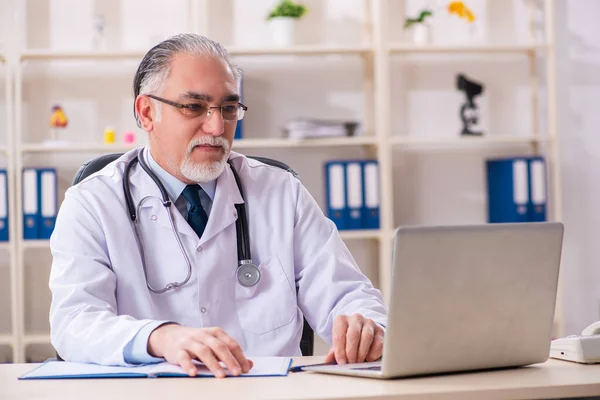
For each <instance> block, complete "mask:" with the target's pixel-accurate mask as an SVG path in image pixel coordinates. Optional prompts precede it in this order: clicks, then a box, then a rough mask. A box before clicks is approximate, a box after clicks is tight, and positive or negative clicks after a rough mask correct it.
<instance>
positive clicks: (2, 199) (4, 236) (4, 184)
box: [0, 169, 9, 242]
mask: <svg viewBox="0 0 600 400" xmlns="http://www.w3.org/2000/svg"><path fill="white" fill-rule="evenodd" d="M8 238H9V237H8V176H7V175H6V170H5V169H0V242H7V241H8Z"/></svg>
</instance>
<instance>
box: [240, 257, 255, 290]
mask: <svg viewBox="0 0 600 400" xmlns="http://www.w3.org/2000/svg"><path fill="white" fill-rule="evenodd" d="M236 274H237V280H238V282H239V283H240V285H242V286H245V287H252V286H254V285H256V284H257V283H258V281H260V270H259V269H258V267H257V266H256V265H254V264H252V263H242V264H241V265H240V266H239V267H238V268H237V271H236Z"/></svg>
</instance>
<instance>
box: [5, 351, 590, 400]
mask: <svg viewBox="0 0 600 400" xmlns="http://www.w3.org/2000/svg"><path fill="white" fill-rule="evenodd" d="M321 361H322V357H298V358H296V359H294V364H296V365H298V364H300V365H302V364H311V363H318V362H321ZM35 367H36V364H0V399H2V400H9V399H10V400H12V399H19V400H21V399H60V400H71V399H73V400H75V399H77V400H80V399H84V400H96V399H97V400H118V399H127V400H134V399H144V400H152V399H160V400H167V399H226V398H232V399H258V398H261V399H335V398H353V399H421V398H423V399H424V398H427V399H508V398H528V399H531V398H547V399H549V398H565V397H582V396H600V364H595V365H581V364H576V363H571V362H567V361H559V360H553V359H550V360H549V361H547V362H546V363H543V364H535V365H533V366H529V367H523V368H516V369H507V370H501V371H493V372H475V373H461V374H452V375H441V376H435V377H423V378H412V379H396V380H389V381H382V380H377V379H369V378H353V377H344V376H333V375H324V374H317V373H312V372H300V373H290V374H289V376H287V377H261V378H225V379H221V380H219V379H213V378H158V379H143V378H141V379H75V380H73V379H72V380H46V381H43V380H37V381H19V380H17V378H18V377H19V376H21V375H23V374H25V373H26V372H28V371H30V370H32V369H33V368H35Z"/></svg>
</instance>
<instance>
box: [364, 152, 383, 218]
mask: <svg viewBox="0 0 600 400" xmlns="http://www.w3.org/2000/svg"><path fill="white" fill-rule="evenodd" d="M362 175H363V179H362V181H363V196H364V198H363V213H362V217H363V223H362V229H379V227H380V221H379V215H380V212H379V208H380V195H379V194H380V186H379V163H378V162H377V160H367V161H363V163H362Z"/></svg>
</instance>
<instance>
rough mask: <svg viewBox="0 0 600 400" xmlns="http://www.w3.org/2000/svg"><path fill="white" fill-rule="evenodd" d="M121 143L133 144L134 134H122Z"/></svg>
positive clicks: (128, 132) (127, 132) (126, 132)
mask: <svg viewBox="0 0 600 400" xmlns="http://www.w3.org/2000/svg"><path fill="white" fill-rule="evenodd" d="M123 143H125V144H133V143H135V132H133V131H125V132H123Z"/></svg>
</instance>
